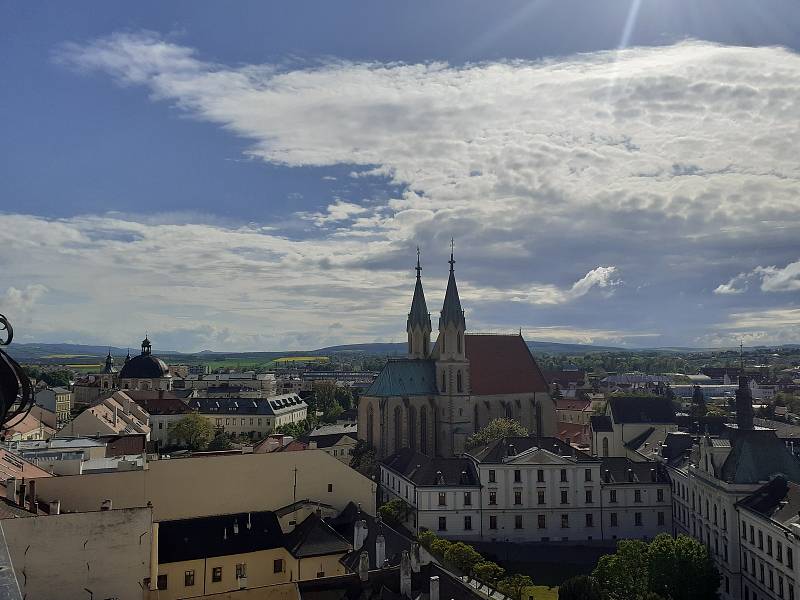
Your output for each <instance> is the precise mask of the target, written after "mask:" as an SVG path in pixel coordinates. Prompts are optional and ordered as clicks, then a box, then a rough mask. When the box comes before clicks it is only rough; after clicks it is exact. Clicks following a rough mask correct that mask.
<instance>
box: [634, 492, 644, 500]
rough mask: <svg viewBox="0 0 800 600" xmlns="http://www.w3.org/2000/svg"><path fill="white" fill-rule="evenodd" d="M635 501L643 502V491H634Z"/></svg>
mask: <svg viewBox="0 0 800 600" xmlns="http://www.w3.org/2000/svg"><path fill="white" fill-rule="evenodd" d="M633 501H634V502H641V501H642V490H633Z"/></svg>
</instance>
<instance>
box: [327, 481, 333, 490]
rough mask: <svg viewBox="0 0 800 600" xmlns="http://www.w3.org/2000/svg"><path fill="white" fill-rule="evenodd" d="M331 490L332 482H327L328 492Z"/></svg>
mask: <svg viewBox="0 0 800 600" xmlns="http://www.w3.org/2000/svg"><path fill="white" fill-rule="evenodd" d="M332 491H333V484H332V483H329V484H328V492H332Z"/></svg>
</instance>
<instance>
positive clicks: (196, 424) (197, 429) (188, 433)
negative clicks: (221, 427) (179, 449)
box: [171, 413, 214, 450]
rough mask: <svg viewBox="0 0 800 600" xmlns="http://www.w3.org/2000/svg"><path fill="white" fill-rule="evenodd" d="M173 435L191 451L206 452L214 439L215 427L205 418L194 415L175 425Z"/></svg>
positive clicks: (187, 416)
mask: <svg viewBox="0 0 800 600" xmlns="http://www.w3.org/2000/svg"><path fill="white" fill-rule="evenodd" d="M171 435H172V438H173V439H174V440H175V441H177V442H179V443H180V444H182V445H183V446H184V447H186V448H188V449H189V450H205V449H206V448H207V447H208V443H209V442H210V441H211V439H212V438H213V437H214V427H212V425H211V423H210V422H209V420H208V419H206V418H205V417H201V416H200V415H198V414H197V413H192V414H190V415H186V416H185V417H183V418H182V419H181V420H180V421H178V422H177V423H175V427H173V428H172V434H171Z"/></svg>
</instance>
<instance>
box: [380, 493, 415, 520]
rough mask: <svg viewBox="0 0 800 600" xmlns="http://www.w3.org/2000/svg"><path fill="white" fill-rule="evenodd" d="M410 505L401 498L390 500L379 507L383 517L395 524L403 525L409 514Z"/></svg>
mask: <svg viewBox="0 0 800 600" xmlns="http://www.w3.org/2000/svg"><path fill="white" fill-rule="evenodd" d="M409 510H410V507H409V505H408V504H406V503H405V502H404V501H403V500H401V499H400V498H394V499H393V500H389V501H388V502H386V503H385V504H382V505H381V507H380V508H379V509H378V514H379V515H380V516H381V519H383V520H384V521H386V522H387V523H390V524H394V525H402V524H403V522H404V521H405V520H406V517H407V516H408V513H409Z"/></svg>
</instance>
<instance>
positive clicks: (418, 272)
mask: <svg viewBox="0 0 800 600" xmlns="http://www.w3.org/2000/svg"><path fill="white" fill-rule="evenodd" d="M414 269H415V270H416V271H417V279H419V278H420V277H421V275H420V273H422V267H421V266H420V264H419V246H417V266H416V267H414Z"/></svg>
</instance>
